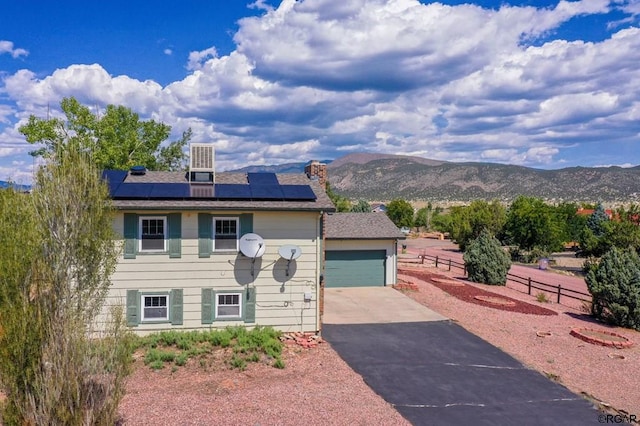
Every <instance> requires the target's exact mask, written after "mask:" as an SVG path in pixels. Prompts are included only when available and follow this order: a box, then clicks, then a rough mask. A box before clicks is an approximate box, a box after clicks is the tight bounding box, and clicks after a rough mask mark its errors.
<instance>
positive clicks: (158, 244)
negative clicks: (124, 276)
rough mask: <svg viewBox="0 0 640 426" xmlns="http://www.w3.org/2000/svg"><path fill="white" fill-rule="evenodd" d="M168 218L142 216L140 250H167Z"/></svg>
mask: <svg viewBox="0 0 640 426" xmlns="http://www.w3.org/2000/svg"><path fill="white" fill-rule="evenodd" d="M166 239H167V218H166V217H162V216H159V217H149V216H146V217H141V218H140V251H147V252H149V251H157V252H163V251H166V249H167V248H166Z"/></svg>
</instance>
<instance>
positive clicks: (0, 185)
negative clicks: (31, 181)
mask: <svg viewBox="0 0 640 426" xmlns="http://www.w3.org/2000/svg"><path fill="white" fill-rule="evenodd" d="M9 187H13V188H14V189H16V190H17V191H30V190H31V186H30V185H19V184H17V183H13V182H6V181H4V180H0V189H5V188H9Z"/></svg>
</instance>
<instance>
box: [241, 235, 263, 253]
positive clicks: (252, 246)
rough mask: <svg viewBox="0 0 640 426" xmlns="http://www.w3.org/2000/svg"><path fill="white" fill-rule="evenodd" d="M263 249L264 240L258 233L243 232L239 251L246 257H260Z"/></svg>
mask: <svg viewBox="0 0 640 426" xmlns="http://www.w3.org/2000/svg"><path fill="white" fill-rule="evenodd" d="M265 249H266V246H265V244H264V240H263V239H262V237H261V236H260V235H258V234H244V235H243V236H242V237H241V238H240V252H241V253H242V254H244V255H245V256H247V257H250V258H252V259H255V258H257V257H262V255H263V254H264V251H265Z"/></svg>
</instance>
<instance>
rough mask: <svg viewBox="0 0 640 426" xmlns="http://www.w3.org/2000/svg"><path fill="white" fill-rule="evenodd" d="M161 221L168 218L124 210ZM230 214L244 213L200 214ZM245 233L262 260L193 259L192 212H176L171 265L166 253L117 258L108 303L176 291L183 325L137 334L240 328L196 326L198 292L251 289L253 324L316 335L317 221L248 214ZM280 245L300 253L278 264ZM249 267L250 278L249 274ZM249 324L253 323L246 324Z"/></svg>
mask: <svg viewBox="0 0 640 426" xmlns="http://www.w3.org/2000/svg"><path fill="white" fill-rule="evenodd" d="M131 213H138V214H141V215H142V214H147V215H161V214H163V213H168V212H153V213H149V212H131ZM203 213H209V214H212V215H213V216H215V215H216V213H219V214H224V215H230V214H234V213H237V214H238V215H239V214H240V213H249V212H227V211H225V212H210V211H207V212H203ZM252 213H253V232H254V233H257V234H259V235H261V236H262V237H263V238H264V240H265V244H266V251H265V254H264V255H263V256H262V258H260V259H257V260H256V261H255V263H254V264H253V267H252V263H251V260H250V259H248V258H246V257H244V256H242V255H241V254H239V253H238V254H236V253H232V254H229V253H224V254H219V253H212V254H211V256H210V257H209V258H199V257H198V212H185V213H183V214H182V255H181V257H180V258H177V259H171V258H169V255H168V254H138V255H137V256H136V258H135V259H124V258H123V257H122V256H121V258H120V260H119V263H118V267H117V270H116V272H115V274H114V275H113V277H112V283H113V285H112V289H111V292H110V295H109V297H110V299H109V300H110V302H112V303H116V302H120V303H122V302H123V301H125V300H126V291H127V290H129V289H132V290H139V291H141V292H151V291H168V290H171V289H182V290H183V298H184V300H183V302H184V304H183V317H184V321H183V325H182V326H171V325H170V324H166V323H165V324H140V325H139V326H137V327H135V330H136V332H139V333H141V334H144V333H147V332H150V331H153V330H159V329H166V328H169V327H173V328H184V329H197V328H210V327H225V326H227V325H234V324H244V323H241V322H231V321H214V323H213V324H211V325H209V324H202V323H201V291H202V290H201V289H202V288H213V289H214V291H218V290H239V291H241V290H243V289H244V288H246V286H252V287H255V288H256V322H255V324H258V325H271V326H274V327H277V328H278V329H281V330H283V331H316V330H318V329H319V328H320V327H319V324H318V312H317V299H318V279H319V273H320V267H319V261H320V255H319V244H320V242H319V240H318V232H319V227H318V220H319V214H318V213H314V212H252ZM123 222H124V214H123V213H119V214H117V215H116V217H115V219H114V228H115V229H116V231H118V232H119V233H120V234H122V233H123V226H124V225H123ZM284 244H296V245H298V246H300V247H301V249H302V255H301V257H300V258H299V259H297V260H295V261H292V262H291V264H290V265H289V276H287V263H288V262H287V261H285V260H284V259H282V258H280V256H279V255H278V248H279V247H280V246H281V245H284ZM252 269H253V276H252V274H251V271H252ZM305 293H311V295H312V301H311V303H305V302H304V295H305ZM247 325H253V324H247Z"/></svg>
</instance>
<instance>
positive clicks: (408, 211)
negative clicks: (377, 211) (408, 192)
mask: <svg viewBox="0 0 640 426" xmlns="http://www.w3.org/2000/svg"><path fill="white" fill-rule="evenodd" d="M387 216H389V219H391V221H392V222H393V223H395V224H396V226H397V227H399V228H400V227H403V226H407V227H409V228H410V227H412V226H413V207H412V206H411V204H409V202H408V201H406V200H402V199H400V198H396V199H395V200H391V202H389V204H387Z"/></svg>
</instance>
